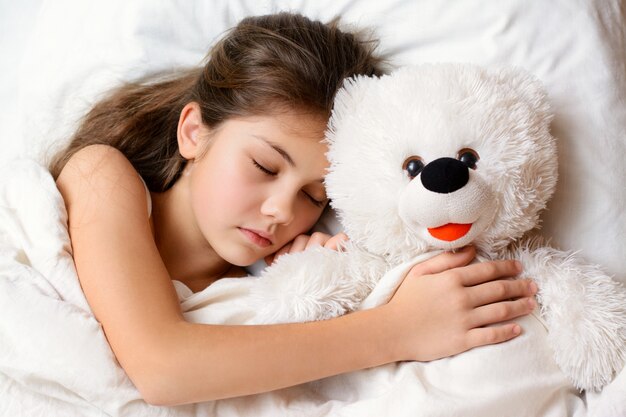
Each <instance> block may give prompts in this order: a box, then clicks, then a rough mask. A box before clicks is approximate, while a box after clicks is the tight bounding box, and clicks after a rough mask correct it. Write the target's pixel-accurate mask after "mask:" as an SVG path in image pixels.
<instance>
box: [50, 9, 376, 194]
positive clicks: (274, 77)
mask: <svg viewBox="0 0 626 417" xmlns="http://www.w3.org/2000/svg"><path fill="white" fill-rule="evenodd" d="M338 25H339V22H338V19H334V20H333V21H331V22H329V23H326V24H325V23H322V22H319V21H312V20H310V19H308V18H306V17H304V16H302V15H299V14H292V13H278V14H273V15H266V16H257V17H248V18H245V19H243V20H242V21H241V22H240V23H239V24H238V25H237V26H235V27H234V28H233V29H231V30H230V31H229V32H228V33H227V34H226V36H224V37H223V38H222V39H221V40H220V41H218V42H217V43H216V44H215V46H214V47H213V48H212V49H211V50H210V51H209V54H208V55H207V58H206V60H205V64H204V66H203V67H199V68H192V69H187V70H184V71H181V72H177V73H176V75H175V76H173V77H172V76H170V77H167V76H163V74H161V75H152V76H148V77H146V78H143V79H141V80H138V81H136V82H132V83H127V84H124V85H122V86H121V87H119V88H117V89H115V90H113V91H112V92H111V93H110V95H108V96H107V97H105V98H104V99H103V100H101V101H100V102H98V103H97V104H96V105H95V106H94V107H93V108H92V109H91V111H89V112H88V113H87V115H86V116H85V117H84V119H83V120H82V122H81V124H80V126H79V128H78V130H77V131H76V133H75V134H74V136H73V137H72V140H71V142H70V144H69V145H68V146H67V148H65V149H64V150H63V151H62V152H60V153H58V154H57V155H56V156H54V158H53V159H52V162H51V163H50V166H49V168H50V172H51V173H52V175H53V177H54V178H55V179H56V178H57V177H58V175H59V174H60V172H61V170H62V169H63V167H64V166H65V164H66V163H67V161H68V160H69V159H70V158H71V156H72V155H73V154H75V153H76V152H77V151H79V150H80V149H82V148H84V147H85V146H88V145H91V144H107V145H110V146H113V147H115V148H117V149H118V150H120V151H121V152H122V153H123V154H124V155H125V156H126V157H127V158H128V159H129V160H130V162H131V163H132V164H133V166H134V167H135V169H136V170H137V171H138V172H139V174H140V175H141V176H142V178H143V179H144V180H145V181H146V183H147V184H148V187H149V188H150V189H151V190H152V191H157V192H159V191H165V190H167V189H168V188H169V187H171V186H172V185H173V184H174V182H175V181H176V179H177V178H178V177H179V175H180V174H181V172H182V170H183V168H184V165H185V162H186V161H185V159H184V158H183V157H182V156H181V155H180V154H179V152H178V142H177V127H178V119H179V116H180V112H181V110H182V109H183V107H184V106H185V105H186V104H187V103H189V102H192V101H195V102H197V103H199V105H200V108H201V114H202V120H203V123H204V124H206V125H207V126H208V127H209V128H216V127H218V126H219V125H220V123H222V122H224V121H225V120H227V119H228V118H231V117H237V116H249V115H259V114H268V112H272V111H273V109H274V110H276V111H278V110H280V109H287V108H298V109H303V110H305V111H309V112H312V113H315V114H321V115H323V116H325V117H329V116H330V113H331V110H332V103H333V99H334V96H335V93H336V91H337V89H338V88H339V87H340V86H341V83H342V81H343V80H344V79H345V78H347V77H351V76H354V75H357V74H362V75H368V76H371V75H376V76H379V75H382V73H383V72H384V71H385V62H384V59H383V58H382V57H381V56H378V55H376V54H375V49H376V46H377V44H376V42H375V41H373V40H371V39H368V38H367V37H366V36H365V35H364V33H363V32H361V33H358V32H355V33H350V32H345V31H342V30H340V29H339V27H338Z"/></svg>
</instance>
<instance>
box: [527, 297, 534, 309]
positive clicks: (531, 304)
mask: <svg viewBox="0 0 626 417" xmlns="http://www.w3.org/2000/svg"><path fill="white" fill-rule="evenodd" d="M527 303H528V307H530V308H532V309H534V308H535V307H536V303H535V299H534V298H529V299H528V301H527Z"/></svg>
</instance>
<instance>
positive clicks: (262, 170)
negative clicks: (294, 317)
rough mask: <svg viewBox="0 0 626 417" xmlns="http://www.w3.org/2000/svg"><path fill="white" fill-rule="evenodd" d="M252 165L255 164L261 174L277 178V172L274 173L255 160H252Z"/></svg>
mask: <svg viewBox="0 0 626 417" xmlns="http://www.w3.org/2000/svg"><path fill="white" fill-rule="evenodd" d="M252 163H253V164H254V166H255V167H257V168H258V169H259V170H260V171H261V172H263V173H264V174H267V175H271V176H272V177H273V176H276V172H274V171H270V170H269V169H267V168H265V167H264V166H263V165H261V164H259V163H258V162H257V161H255V160H254V159H253V160H252Z"/></svg>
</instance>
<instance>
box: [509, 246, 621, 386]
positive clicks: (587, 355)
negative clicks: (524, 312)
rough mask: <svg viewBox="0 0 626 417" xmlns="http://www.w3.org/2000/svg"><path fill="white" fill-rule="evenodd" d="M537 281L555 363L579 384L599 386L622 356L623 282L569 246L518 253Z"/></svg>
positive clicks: (614, 370)
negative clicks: (571, 250) (587, 260)
mask: <svg viewBox="0 0 626 417" xmlns="http://www.w3.org/2000/svg"><path fill="white" fill-rule="evenodd" d="M518 255H519V256H518V259H520V261H521V262H522V264H523V265H524V271H525V275H527V276H528V277H532V278H534V279H535V281H537V283H538V286H539V293H538V295H537V299H538V301H539V304H540V306H541V317H542V318H543V319H544V320H545V322H546V325H547V327H548V336H547V337H548V343H549V344H550V346H551V347H552V349H553V351H554V356H555V360H556V362H557V364H558V365H559V367H560V368H561V369H562V370H563V372H564V373H565V374H566V375H567V376H568V377H569V378H570V379H571V380H572V382H573V383H574V385H575V386H576V387H577V388H579V389H581V390H593V391H596V390H600V389H601V388H602V387H603V386H605V385H607V384H608V383H609V382H611V380H612V379H613V378H614V377H615V375H617V373H619V372H620V371H621V369H622V368H623V367H624V363H625V362H626V288H624V286H622V285H621V284H620V283H619V282H617V281H615V280H613V279H612V278H611V277H609V276H607V275H606V274H605V273H604V272H603V271H602V269H601V268H600V267H598V266H596V265H592V264H588V263H586V262H585V261H583V260H582V258H580V257H578V256H576V254H572V253H569V252H562V251H559V250H556V249H553V248H550V247H540V248H535V249H534V250H530V249H528V248H526V251H521V252H519V253H518Z"/></svg>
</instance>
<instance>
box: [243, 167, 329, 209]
mask: <svg viewBox="0 0 626 417" xmlns="http://www.w3.org/2000/svg"><path fill="white" fill-rule="evenodd" d="M252 164H253V165H254V166H255V167H257V169H258V170H260V171H261V172H262V173H263V174H265V175H269V176H272V177H275V176H276V175H278V173H277V172H274V171H271V170H269V169H267V168H265V167H264V166H263V165H261V164H259V163H258V162H257V161H256V160H254V159H252ZM303 193H304V195H305V196H306V198H307V199H308V200H309V201H310V202H311V203H313V204H314V205H315V206H317V207H324V204H326V200H318V199H316V198H315V197H313V196H312V195H311V194H309V193H307V192H306V191H303Z"/></svg>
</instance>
